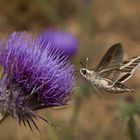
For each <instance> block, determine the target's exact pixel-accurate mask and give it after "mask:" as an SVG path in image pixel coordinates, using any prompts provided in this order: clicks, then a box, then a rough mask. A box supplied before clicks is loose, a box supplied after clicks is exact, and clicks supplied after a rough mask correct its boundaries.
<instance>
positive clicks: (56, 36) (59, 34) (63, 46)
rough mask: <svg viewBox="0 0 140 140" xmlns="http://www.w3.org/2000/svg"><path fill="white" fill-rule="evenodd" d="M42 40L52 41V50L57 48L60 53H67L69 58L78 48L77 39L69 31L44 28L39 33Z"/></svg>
mask: <svg viewBox="0 0 140 140" xmlns="http://www.w3.org/2000/svg"><path fill="white" fill-rule="evenodd" d="M40 38H41V40H42V42H46V43H47V42H48V41H51V42H52V44H53V45H52V47H54V50H57V49H58V50H59V51H61V52H63V53H62V55H67V56H69V58H71V57H73V56H74V55H75V54H76V52H77V48H78V41H77V40H76V38H75V37H74V36H72V35H71V34H70V33H67V32H63V31H57V30H45V31H44V32H42V33H41V34H40Z"/></svg>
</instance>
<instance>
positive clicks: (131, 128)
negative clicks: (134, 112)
mask: <svg viewBox="0 0 140 140" xmlns="http://www.w3.org/2000/svg"><path fill="white" fill-rule="evenodd" d="M127 128H128V135H129V138H130V140H138V136H137V134H136V124H135V120H134V118H133V116H130V118H129V121H128V123H127Z"/></svg>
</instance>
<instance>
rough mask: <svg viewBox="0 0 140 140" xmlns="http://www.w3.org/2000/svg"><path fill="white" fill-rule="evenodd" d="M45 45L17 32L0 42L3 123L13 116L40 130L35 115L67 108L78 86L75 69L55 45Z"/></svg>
mask: <svg viewBox="0 0 140 140" xmlns="http://www.w3.org/2000/svg"><path fill="white" fill-rule="evenodd" d="M45 44H46V45H47V46H46V47H44V44H41V40H40V39H38V38H35V39H33V37H32V36H31V35H30V34H27V33H25V32H21V33H18V32H15V33H13V34H12V35H10V36H9V37H8V38H7V39H5V40H3V41H1V42H0V64H1V65H2V66H3V68H4V70H3V73H2V77H1V79H0V109H1V112H2V115H3V117H2V119H1V121H2V120H3V119H4V118H6V117H7V116H9V115H11V116H12V117H14V118H16V120H17V121H18V123H19V124H21V123H23V124H24V125H26V123H27V124H28V125H29V126H30V128H32V126H31V124H32V125H34V126H35V127H36V128H37V126H36V124H35V122H34V120H33V119H34V118H38V117H39V118H41V119H42V120H44V121H46V122H47V120H45V119H44V118H42V117H41V116H39V115H37V114H36V113H35V112H34V111H35V110H39V109H43V108H48V107H55V106H62V105H66V104H67V102H68V101H69V99H70V97H71V90H72V88H73V85H74V69H73V66H72V65H70V63H69V62H68V61H67V58H66V57H65V56H63V57H62V55H61V52H59V51H57V50H55V51H54V50H52V47H51V43H49V42H46V43H45Z"/></svg>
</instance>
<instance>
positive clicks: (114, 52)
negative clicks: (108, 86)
mask: <svg viewBox="0 0 140 140" xmlns="http://www.w3.org/2000/svg"><path fill="white" fill-rule="evenodd" d="M122 60H123V50H122V45H121V44H120V43H117V44H114V45H113V46H112V47H111V48H109V50H108V51H107V52H106V53H105V55H104V56H103V58H102V59H101V61H100V63H99V64H98V66H97V68H96V69H95V71H96V72H97V73H98V74H99V75H100V76H101V77H104V78H108V79H111V80H112V82H115V81H116V80H117V79H118V77H119V75H120V71H119V69H120V67H121V64H122Z"/></svg>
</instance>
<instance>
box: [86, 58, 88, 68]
mask: <svg viewBox="0 0 140 140" xmlns="http://www.w3.org/2000/svg"><path fill="white" fill-rule="evenodd" d="M87 66H88V57H87V59H86V68H87Z"/></svg>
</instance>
